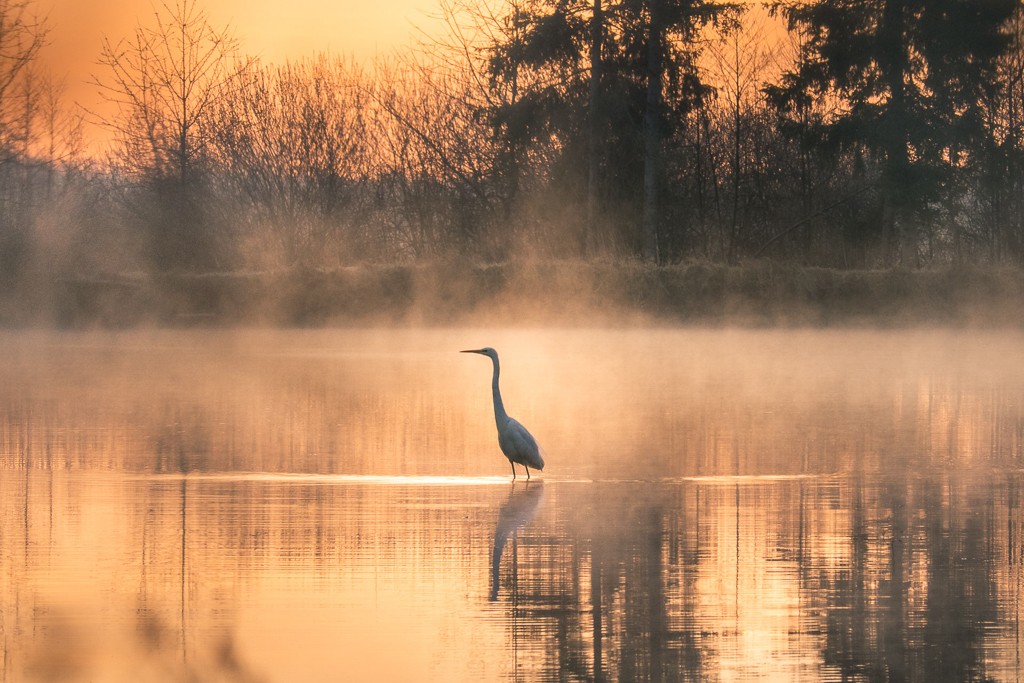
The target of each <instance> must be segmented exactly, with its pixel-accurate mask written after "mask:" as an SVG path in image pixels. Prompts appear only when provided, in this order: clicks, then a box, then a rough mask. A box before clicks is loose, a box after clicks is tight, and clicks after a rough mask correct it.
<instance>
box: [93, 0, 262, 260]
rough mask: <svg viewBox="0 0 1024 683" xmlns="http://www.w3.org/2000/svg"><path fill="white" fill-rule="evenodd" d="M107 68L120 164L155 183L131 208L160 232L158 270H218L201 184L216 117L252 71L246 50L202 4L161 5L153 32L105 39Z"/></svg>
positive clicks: (104, 83)
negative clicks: (244, 59) (243, 55)
mask: <svg viewBox="0 0 1024 683" xmlns="http://www.w3.org/2000/svg"><path fill="white" fill-rule="evenodd" d="M99 63H100V66H101V67H104V71H103V73H101V74H99V75H96V76H94V78H93V82H94V83H95V85H97V86H98V87H99V89H100V92H101V94H102V95H103V97H104V98H105V99H106V100H107V103H108V104H109V105H111V106H112V107H113V108H114V110H115V113H114V115H113V117H112V118H110V119H101V121H102V122H103V123H105V124H106V125H107V126H108V127H109V128H110V129H111V130H113V132H114V134H115V137H116V143H115V149H114V162H115V164H117V165H118V166H119V167H120V168H121V169H123V171H124V172H125V173H126V174H127V175H128V176H129V177H134V178H136V179H141V180H145V181H148V182H147V183H146V185H147V190H148V191H147V192H144V193H142V195H141V196H135V197H134V198H133V201H132V204H133V207H134V210H135V211H136V213H137V214H138V215H139V216H140V218H141V220H142V221H143V222H144V227H145V228H147V229H149V230H152V231H153V240H152V245H151V247H152V249H153V253H152V256H153V258H154V260H155V262H156V265H157V266H158V267H162V268H166V267H180V266H185V267H189V268H209V267H211V266H213V265H216V263H217V262H218V261H219V258H218V256H217V250H216V246H217V245H216V241H217V240H216V239H215V237H216V236H215V235H213V234H211V231H210V230H209V226H208V225H206V221H205V218H204V217H203V215H202V210H203V207H202V205H201V202H200V201H199V193H200V191H201V189H202V188H201V187H200V184H199V182H198V181H199V180H200V178H201V176H202V174H201V173H200V171H201V170H202V165H203V163H204V161H205V160H206V157H207V156H208V153H209V146H210V135H211V126H210V117H211V115H212V114H213V111H214V108H215V106H216V104H217V103H218V102H219V101H221V100H222V99H223V98H224V97H225V95H226V93H229V92H230V91H231V89H232V88H234V87H235V86H236V84H237V82H238V78H239V73H240V72H241V70H242V68H243V67H244V64H242V63H241V62H240V60H239V59H238V45H237V41H236V40H235V39H234V38H233V37H232V35H231V32H230V30H229V28H227V27H225V28H222V29H218V28H215V27H213V26H212V25H211V24H210V21H209V18H208V16H207V14H206V12H205V11H203V10H202V9H201V8H200V7H199V5H198V3H197V1H196V0H173V2H171V0H160V2H159V3H158V4H155V5H154V12H153V19H152V21H151V23H150V24H148V25H144V24H141V23H140V24H139V26H138V27H137V28H136V29H135V33H134V35H133V36H132V37H131V38H126V39H122V40H120V41H118V42H116V43H115V42H112V41H111V40H110V39H109V38H105V39H104V41H103V46H102V49H101V55H100V60H99ZM154 200H155V201H154ZM154 211H155V213H154Z"/></svg>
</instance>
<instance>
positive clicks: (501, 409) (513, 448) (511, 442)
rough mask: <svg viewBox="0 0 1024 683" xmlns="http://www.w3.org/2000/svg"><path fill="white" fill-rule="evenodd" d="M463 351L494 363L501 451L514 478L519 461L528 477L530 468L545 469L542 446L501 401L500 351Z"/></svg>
mask: <svg viewBox="0 0 1024 683" xmlns="http://www.w3.org/2000/svg"><path fill="white" fill-rule="evenodd" d="M461 353H479V354H480V355H482V356H487V357H488V358H490V359H491V363H493V364H494V376H493V377H492V378H491V393H492V395H493V397H494V423H495V424H496V425H497V426H498V445H499V446H501V452H502V453H504V454H505V457H506V458H508V462H509V464H510V465H511V466H512V479H513V480H514V479H515V478H516V465H515V463H519V464H520V465H522V466H523V467H525V468H526V478H527V479H529V478H530V468H531V467H532V468H533V469H535V470H543V469H544V458H543V457H541V450H540V446H538V445H537V440H536V439H535V438H533V434H530V432H529V431H527V429H526V427H524V426H523V425H521V424H519V423H518V422H517V421H516V420H514V419H512V418H511V417H509V416H508V413H506V412H505V404H504V403H502V402H501V391H500V390H499V389H498V372H499V366H498V352H497V351H495V350H494V349H492V348H491V347H489V346H487V347H484V348H482V349H470V350H468V351H462V352H461Z"/></svg>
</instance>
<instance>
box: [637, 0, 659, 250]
mask: <svg viewBox="0 0 1024 683" xmlns="http://www.w3.org/2000/svg"><path fill="white" fill-rule="evenodd" d="M661 3H662V0H650V6H649V17H648V27H647V72H646V75H647V99H646V107H645V109H644V199H643V206H644V209H643V226H642V229H641V249H642V251H641V253H642V254H643V256H644V258H646V259H648V260H651V261H658V260H659V253H658V229H659V220H658V219H659V215H658V184H659V182H660V166H661V163H660V161H661V160H660V156H661V126H660V123H661V121H660V118H661V100H662V78H663V77H664V66H663V64H664V60H663V54H662V40H663V34H664V26H663V25H662V20H661Z"/></svg>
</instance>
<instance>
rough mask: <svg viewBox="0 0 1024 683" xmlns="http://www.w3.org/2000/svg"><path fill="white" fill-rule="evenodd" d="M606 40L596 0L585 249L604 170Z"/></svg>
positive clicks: (588, 111) (595, 213)
mask: <svg viewBox="0 0 1024 683" xmlns="http://www.w3.org/2000/svg"><path fill="white" fill-rule="evenodd" d="M602 41H604V10H603V8H602V6H601V0H594V12H593V15H592V16H591V18H590V97H589V102H588V110H587V126H588V130H587V134H588V139H587V166H588V168H587V225H586V227H585V228H584V230H583V245H582V246H583V253H587V251H589V243H590V241H591V239H592V234H593V232H594V226H595V224H596V222H597V216H598V195H599V192H600V190H599V185H600V181H599V179H600V173H601V152H600V150H601V120H602V117H603V115H602V113H601V105H600V102H601V80H602V66H603V65H602V56H601V43H602Z"/></svg>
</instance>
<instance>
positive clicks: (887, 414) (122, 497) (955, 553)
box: [0, 329, 1024, 682]
mask: <svg viewBox="0 0 1024 683" xmlns="http://www.w3.org/2000/svg"><path fill="white" fill-rule="evenodd" d="M484 345H491V346H495V347H496V348H498V350H499V352H501V355H502V368H503V374H502V389H503V394H504V397H505V404H506V406H507V408H508V409H509V412H510V413H511V414H512V415H514V416H516V417H517V418H519V419H520V420H521V421H522V422H523V423H524V424H526V425H527V426H529V427H530V429H531V431H532V432H533V433H534V434H535V435H536V436H537V438H538V440H539V441H540V442H541V444H542V445H543V446H544V448H545V451H546V455H547V461H548V467H547V469H546V471H545V472H544V473H543V474H541V475H539V476H537V477H535V478H534V479H533V480H532V481H530V482H527V481H524V480H522V479H520V480H517V481H516V482H515V483H512V482H511V481H510V477H509V474H508V471H509V468H508V463H507V461H506V460H505V459H504V458H503V457H502V456H501V454H500V452H499V451H498V448H497V440H496V436H495V433H494V423H493V415H492V413H491V405H490V390H489V389H490V363H489V362H488V361H487V359H485V358H482V357H479V356H468V355H460V354H458V353H457V351H458V350H460V349H464V348H478V347H480V346H484ZM0 354H2V356H0V359H2V360H0V515H2V516H0V591H2V597H0V647H2V659H0V663H2V667H3V675H2V680H3V681H184V680H194V681H420V680H431V681H498V680H521V681H556V680H557V681H603V680H606V681H745V680H771V681H801V680H802V681H818V680H835V681H902V680H908V681H925V682H930V681H966V680H996V681H1018V680H1021V678H1022V670H1024V663H1022V661H1021V645H1022V634H1021V629H1020V626H1021V624H1020V618H1021V613H1020V612H1021V590H1022V587H1024V584H1022V576H1024V575H1022V562H1024V529H1022V524H1021V523H1022V520H1024V518H1022V511H1024V334H1021V333H1019V332H956V331H911V332H907V331H901V332H869V331H824V332H823V331H800V330H796V331H794V330H790V331H736V330H714V331H700V330H682V331H681V330H650V329H647V330H517V331H507V330H504V331H503V330H485V329H454V330H452V329H449V330H400V331H393V330H331V331H316V332H309V331H289V332H264V331H250V332H167V331H135V332H123V333H74V334H69V333H52V332H21V333H6V334H2V335H0Z"/></svg>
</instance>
